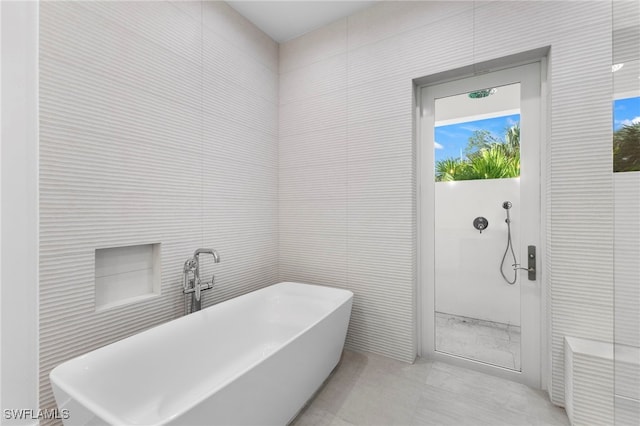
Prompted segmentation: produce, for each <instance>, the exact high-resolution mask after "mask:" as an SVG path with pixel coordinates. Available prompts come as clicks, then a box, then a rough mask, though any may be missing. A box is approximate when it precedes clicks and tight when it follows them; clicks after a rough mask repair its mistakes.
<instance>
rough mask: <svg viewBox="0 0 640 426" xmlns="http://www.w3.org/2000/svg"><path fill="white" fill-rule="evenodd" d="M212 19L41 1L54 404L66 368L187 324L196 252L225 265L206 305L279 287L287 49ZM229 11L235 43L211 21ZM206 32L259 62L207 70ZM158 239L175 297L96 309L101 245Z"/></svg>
mask: <svg viewBox="0 0 640 426" xmlns="http://www.w3.org/2000/svg"><path fill="white" fill-rule="evenodd" d="M200 8H201V5H200V4H199V3H198V2H194V3H190V4H187V3H185V4H180V5H178V6H177V7H176V6H175V5H173V4H169V3H160V2H148V3H145V2H109V3H95V4H79V3H71V2H45V3H41V5H40V88H39V99H40V183H39V187H40V265H39V270H40V351H39V352H40V406H41V407H43V408H46V407H51V406H53V405H54V400H53V395H52V393H51V389H50V385H49V382H48V373H49V371H50V370H51V369H52V368H53V367H55V366H56V365H58V364H60V363H61V362H63V361H65V360H67V359H69V358H71V357H74V356H77V355H80V354H82V353H85V352H87V351H89V350H91V349H94V348H97V347H100V346H103V345H105V344H108V343H110V342H113V341H116V340H119V339H122V338H124V337H126V336H128V335H131V334H134V333H136V332H139V331H141V330H144V329H146V328H149V327H152V326H155V325H157V324H160V323H162V322H165V321H168V320H171V319H173V318H176V317H177V316H179V315H182V312H183V297H182V294H181V291H180V286H181V279H182V276H181V270H182V264H183V262H184V260H185V259H186V258H187V257H188V256H189V255H191V254H192V253H193V251H194V250H195V249H196V248H198V247H202V246H212V247H214V248H216V249H218V250H219V252H220V255H221V257H222V259H223V261H222V263H221V264H219V265H215V266H214V265H211V264H207V265H205V267H204V271H203V272H204V273H206V274H207V275H208V274H210V273H213V272H215V273H216V277H217V285H216V289H215V290H214V291H213V292H211V293H209V294H208V295H207V296H206V297H205V305H208V304H210V303H213V302H216V301H221V300H225V299H227V298H230V297H233V296H237V295H239V294H241V293H245V292H247V291H251V290H253V289H256V288H259V287H262V286H265V285H269V284H272V283H275V282H277V280H278V220H279V219H278V214H277V212H278V208H277V204H278V191H277V186H278V171H277V167H278V146H277V126H278V123H277V113H278V112H277V97H276V95H275V94H276V90H277V86H278V75H277V45H276V44H275V42H273V41H269V40H267V38H266V36H264V34H262V33H261V32H260V31H259V30H257V29H255V28H253V29H251V28H250V26H247V25H246V22H245V21H243V18H242V19H238V17H237V16H236V17H235V18H234V19H230V20H229V19H228V18H229V14H233V13H235V12H230V11H229V10H228V9H229V8H228V6H227V5H225V4H223V3H221V4H216V5H207V6H206V8H207V9H208V12H207V15H206V17H205V18H204V20H205V24H207V25H209V26H211V27H212V30H211V31H212V32H210V33H209V34H208V35H207V32H205V34H204V35H202V36H201V31H200V28H201V27H200V25H201V20H200V19H199V17H200V15H199V10H200ZM221 10H222V11H223V12H224V13H225V18H224V19H228V22H229V23H230V25H232V26H233V28H232V30H231V29H229V32H228V33H225V31H227V30H226V29H224V28H221V27H219V26H218V27H216V26H215V25H210V24H209V23H207V22H206V19H214V17H215V13H219V12H220V11H221ZM183 11H184V12H183ZM216 11H217V12H216ZM214 27H215V28H214ZM243 31H246V37H244V38H242V37H238V34H240V33H241V32H243ZM214 33H215V34H214ZM214 36H215V38H213V37H214ZM201 37H204V39H205V40H206V41H211V42H212V43H213V41H215V42H216V43H219V42H220V40H227V43H229V44H230V45H233V47H228V48H223V47H220V45H219V44H218V45H216V46H218V47H220V48H219V49H217V50H216V49H207V50H206V51H205V52H206V53H205V55H206V62H207V63H210V64H215V63H216V61H218V62H223V63H224V62H225V61H227V62H228V63H233V64H236V63H240V62H238V61H244V62H242V63H244V64H245V65H246V66H245V68H244V69H243V73H239V74H238V76H237V81H235V80H234V76H231V75H230V74H229V72H228V69H226V68H224V67H218V68H215V67H212V68H210V69H208V70H207V71H206V72H204V73H203V71H202V67H201V64H202V62H203V60H202V58H201V50H200V48H199V46H200V40H201ZM231 39H233V40H234V43H237V44H233V43H231V42H229V41H228V40H231ZM239 45H241V46H239ZM238 49H240V50H242V54H243V55H244V56H240V53H238V52H237V50H238ZM252 49H253V50H254V51H252ZM227 55H229V56H227ZM231 55H234V56H233V57H231ZM252 58H253V59H252ZM269 67H271V68H269ZM225 73H226V74H225ZM251 73H254V79H252V78H251V75H250V74H251ZM203 75H204V76H205V80H207V81H203ZM209 78H210V79H211V80H213V81H209V80H208V79H209ZM251 81H255V82H260V83H265V86H268V87H269V88H270V89H269V90H270V93H271V94H270V95H268V94H267V92H263V93H262V96H261V94H260V93H257V92H256V90H257V89H256V87H255V86H252V85H251V84H250V82H251ZM203 86H204V87H205V88H206V90H207V93H206V94H205V95H204V96H205V97H204V98H203V95H202V90H201V87H203ZM269 96H271V98H270V99H267V98H268V97H269ZM203 99H204V101H205V102H203ZM248 100H249V101H250V102H248ZM203 109H204V110H203ZM258 115H259V117H257V116H258ZM149 243H161V269H162V282H161V295H159V296H158V297H153V298H149V299H147V300H144V301H140V302H137V303H134V304H130V305H124V306H119V307H116V308H112V309H108V310H105V311H101V312H96V311H95V301H94V273H95V266H94V255H95V254H94V253H95V249H96V248H107V247H116V246H127V245H138V244H149Z"/></svg>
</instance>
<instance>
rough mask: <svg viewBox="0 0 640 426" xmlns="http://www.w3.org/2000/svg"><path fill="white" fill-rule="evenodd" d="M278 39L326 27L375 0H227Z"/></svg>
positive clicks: (285, 39) (287, 38)
mask: <svg viewBox="0 0 640 426" xmlns="http://www.w3.org/2000/svg"><path fill="white" fill-rule="evenodd" d="M227 3H228V4H229V6H231V7H232V8H234V9H235V10H237V11H238V12H239V13H240V14H241V15H242V16H244V17H245V18H247V19H248V20H249V21H251V22H253V24H254V25H255V26H257V27H258V28H260V29H261V30H262V31H264V32H265V33H267V34H268V35H269V36H270V37H271V38H272V39H274V40H275V41H277V42H278V43H282V42H285V41H287V40H291V39H293V38H296V37H298V36H301V35H302V34H305V33H308V32H309V31H313V30H315V29H316V28H320V27H323V26H325V25H327V24H329V23H331V22H334V21H337V20H338V19H340V18H344V17H345V16H349V15H351V14H353V13H355V12H357V11H359V10H362V9H364V8H367V7H369V6H371V5H372V4H374V3H376V1H304V0H299V1H228V2H227Z"/></svg>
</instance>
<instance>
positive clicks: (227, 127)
mask: <svg viewBox="0 0 640 426" xmlns="http://www.w3.org/2000/svg"><path fill="white" fill-rule="evenodd" d="M202 137H203V147H204V149H205V150H210V151H211V154H212V155H214V156H215V157H216V158H220V159H226V160H231V161H235V162H236V163H245V164H246V167H250V166H251V165H257V166H264V165H265V164H267V165H273V164H278V136H277V135H274V134H270V133H265V132H261V131H260V130H256V129H253V128H251V127H247V125H245V124H243V123H238V122H237V121H235V120H232V119H228V118H226V117H221V116H219V115H217V114H214V113H204V114H203V118H202ZM184 160H185V161H187V162H188V161H192V160H191V159H190V158H185V159H184Z"/></svg>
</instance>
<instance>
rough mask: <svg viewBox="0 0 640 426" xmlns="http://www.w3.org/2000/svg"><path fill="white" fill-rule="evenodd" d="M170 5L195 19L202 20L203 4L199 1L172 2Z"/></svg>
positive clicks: (176, 0) (177, 0) (174, 0)
mask: <svg viewBox="0 0 640 426" xmlns="http://www.w3.org/2000/svg"><path fill="white" fill-rule="evenodd" d="M169 4H171V5H172V6H173V7H175V8H177V9H179V10H181V11H182V12H184V13H186V14H187V15H189V16H191V18H192V19H195V21H196V22H201V20H202V3H201V2H200V1H199V0H170V1H169Z"/></svg>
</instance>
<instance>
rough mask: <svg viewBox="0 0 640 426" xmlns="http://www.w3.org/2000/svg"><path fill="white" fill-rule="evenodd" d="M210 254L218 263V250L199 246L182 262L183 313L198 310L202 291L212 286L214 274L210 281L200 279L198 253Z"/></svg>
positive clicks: (200, 306) (200, 304) (200, 305)
mask: <svg viewBox="0 0 640 426" xmlns="http://www.w3.org/2000/svg"><path fill="white" fill-rule="evenodd" d="M201 254H210V255H211V256H213V261H214V262H215V263H220V256H219V255H218V252H217V251H215V250H213V249H206V248H199V249H197V250H196V251H195V252H194V253H193V256H192V257H190V258H189V259H187V260H186V261H185V262H184V268H183V280H182V292H183V293H184V295H185V305H184V313H185V315H187V314H189V313H191V312H195V311H199V310H200V309H201V308H202V291H204V290H209V289H211V288H213V285H214V280H215V276H212V277H211V281H210V282H204V283H203V282H202V280H201V279H200V255H201Z"/></svg>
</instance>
